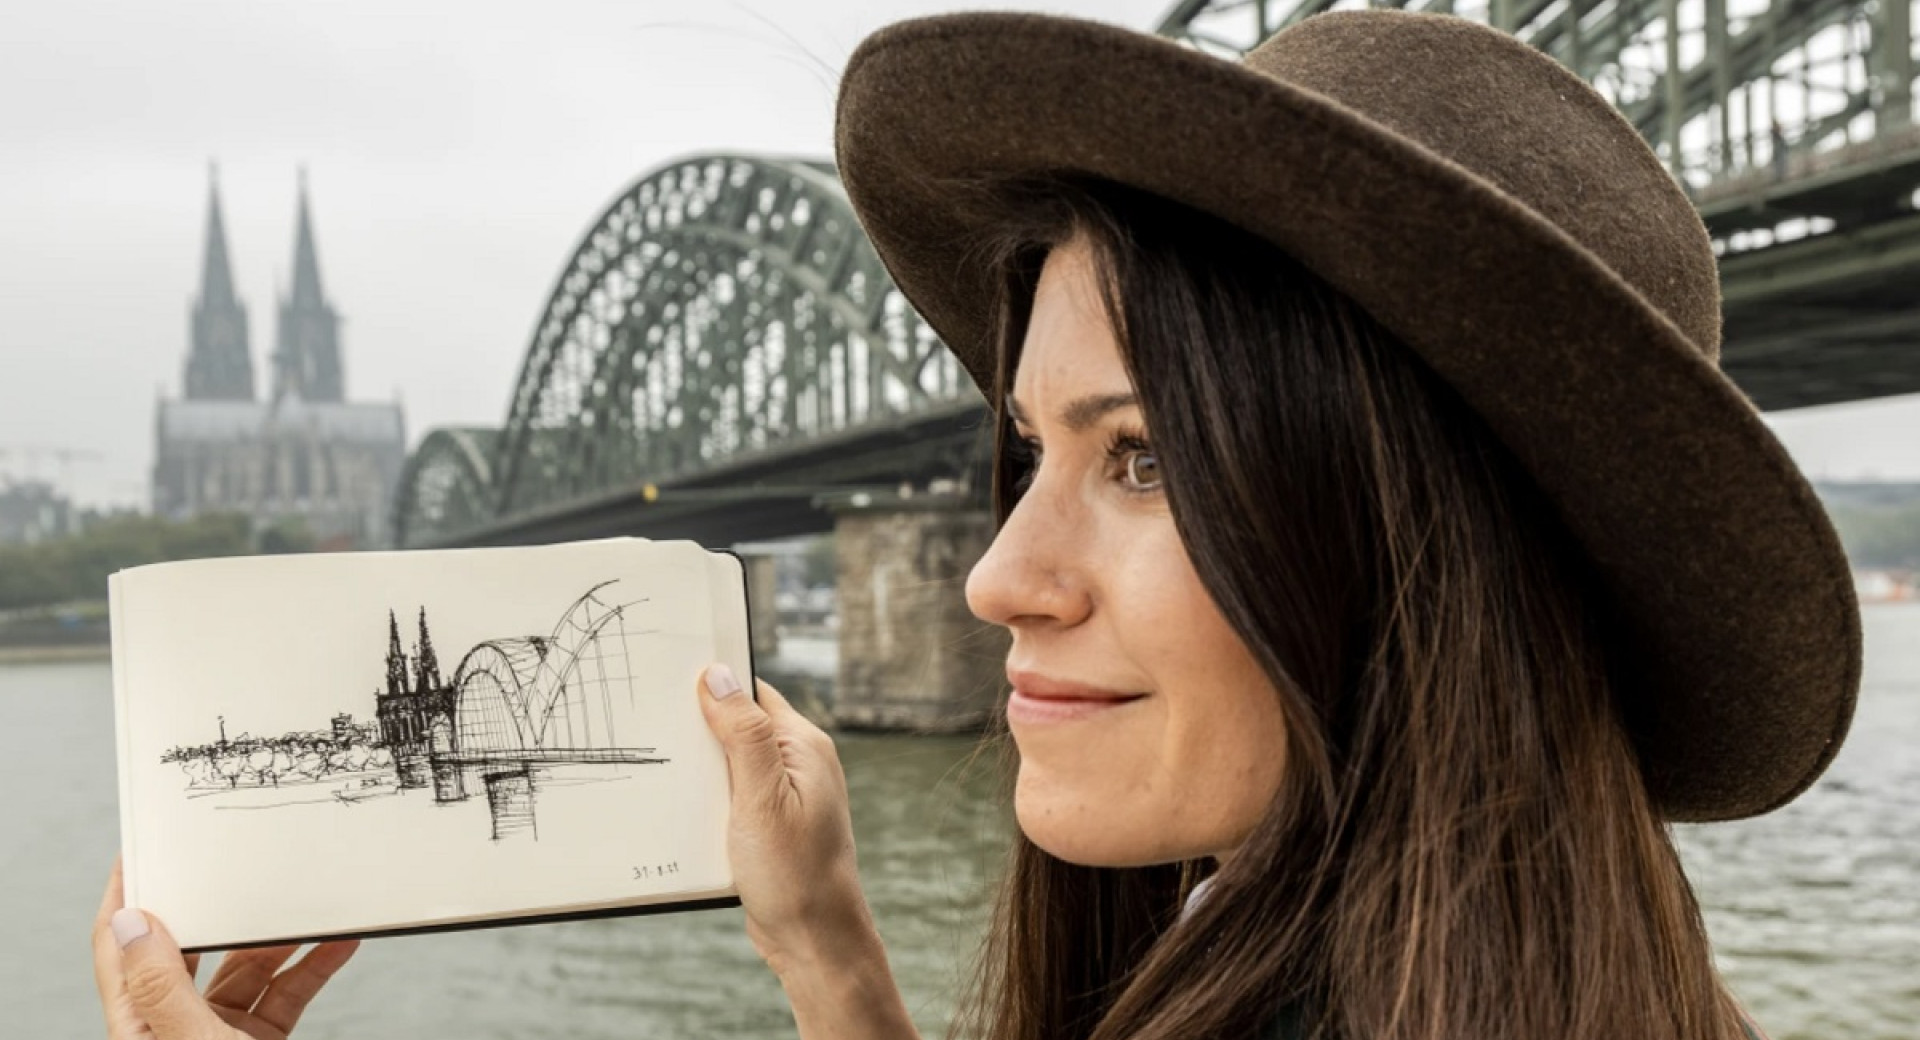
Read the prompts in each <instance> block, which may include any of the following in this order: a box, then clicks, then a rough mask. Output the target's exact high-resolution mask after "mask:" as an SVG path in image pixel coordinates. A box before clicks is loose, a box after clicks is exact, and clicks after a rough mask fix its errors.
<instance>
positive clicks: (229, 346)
mask: <svg viewBox="0 0 1920 1040" xmlns="http://www.w3.org/2000/svg"><path fill="white" fill-rule="evenodd" d="M188 337H189V338H188V347H187V366H186V379H185V383H186V397H187V399H188V400H212V401H251V400H252V399H253V359H252V357H251V355H250V354H249V352H248V349H247V309H246V308H245V307H244V306H242V305H241V303H240V300H239V297H238V296H237V295H236V294H235V293H234V289H233V267H232V265H231V264H230V263H229V262H228V260H227V229H226V223H225V221H224V220H222V219H221V215H220V174H219V168H218V167H216V166H214V165H213V164H211V163H209V164H208V166H207V232H206V246H205V252H204V253H203V255H202V257H201V261H200V295H199V297H198V298H197V299H195V300H194V303H193V317H192V323H191V325H190V327H189V330H188Z"/></svg>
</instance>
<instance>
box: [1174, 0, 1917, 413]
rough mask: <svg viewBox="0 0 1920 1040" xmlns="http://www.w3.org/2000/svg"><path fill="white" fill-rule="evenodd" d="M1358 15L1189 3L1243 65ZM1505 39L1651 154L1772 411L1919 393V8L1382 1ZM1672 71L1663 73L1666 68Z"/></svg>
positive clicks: (1206, 41) (1761, 398) (1179, 31)
mask: <svg viewBox="0 0 1920 1040" xmlns="http://www.w3.org/2000/svg"><path fill="white" fill-rule="evenodd" d="M1352 6H1358V5H1356V4H1355V3H1353V2H1352V0H1269V2H1263V0H1182V2H1180V3H1178V4H1176V5H1175V6H1174V7H1173V8H1172V9H1171V10H1170V11H1169V12H1168V14H1167V15H1166V17H1165V18H1164V19H1163V20H1162V22H1161V24H1160V26H1159V31H1160V32H1161V33H1163V34H1165V35H1168V36H1171V37H1173V38H1175V39H1180V40H1184V41H1186V42H1188V43H1190V44H1192V45H1194V46H1197V47H1200V48H1203V49H1206V50H1209V51H1212V52H1215V53H1220V54H1222V55H1223V56H1227V57H1233V56H1236V55H1238V54H1240V53H1244V52H1245V51H1246V50H1248V49H1250V48H1251V47H1253V46H1255V45H1256V44H1257V43H1258V42H1259V41H1260V40H1261V39H1263V38H1265V36H1266V35H1268V34H1269V33H1271V32H1274V31H1277V30H1279V29H1281V28H1284V27H1286V26H1288V25H1291V24H1294V23H1296V22H1298V21H1300V20H1301V19H1304V18H1306V17H1308V16H1310V15H1313V14H1315V13H1318V12H1321V11H1326V10H1331V9H1334V8H1336V7H1352ZM1374 6H1394V7H1408V6H1413V7H1418V9H1421V10H1429V11H1447V12H1450V13H1457V14H1461V15H1464V16H1467V17H1473V18H1477V19H1479V20H1482V21H1486V22H1489V23H1490V24H1493V25H1495V26H1497V27H1499V28H1502V29H1505V30H1506V31H1508V32H1511V33H1513V34H1514V35H1515V36H1516V37H1517V38H1519V39H1521V40H1524V41H1526V42H1527V43H1529V44H1531V45H1533V46H1534V47H1536V48H1538V49H1540V50H1541V51H1543V52H1545V53H1546V54H1548V55H1550V56H1552V57H1553V58H1555V59H1556V60H1558V61H1560V62H1561V63H1562V64H1564V65H1567V66H1568V67H1569V68H1572V69H1574V70H1575V71H1577V72H1578V73H1579V74H1580V75H1581V76H1583V77H1585V78H1586V79H1587V80H1588V81H1589V82H1592V83H1593V84H1594V85H1595V87H1596V88H1597V89H1598V90H1599V91H1600V92H1601V93H1602V94H1603V95H1604V96H1606V97H1607V98H1608V100H1610V101H1611V102H1613V103H1614V104H1615V105H1616V106H1617V107H1618V108H1619V109H1620V110H1621V112H1622V114H1624V115H1625V116H1626V117H1627V119H1628V120H1629V121H1631V122H1632V123H1633V124H1634V125H1635V127H1636V128H1638V129H1639V131H1640V132H1641V134H1642V135H1643V136H1644V137H1646V139H1647V140H1648V141H1649V142H1650V143H1651V144H1652V145H1653V147H1654V148H1655V150H1656V151H1657V152H1659V153H1660V154H1661V155H1662V156H1663V158H1664V159H1665V161H1666V162H1667V164H1668V168H1669V169H1670V170H1671V171H1672V172H1673V173H1674V175H1675V177H1676V178H1677V179H1678V180H1679V181H1680V182H1681V184H1682V185H1683V187H1685V188H1686V190H1687V191H1688V192H1689V194H1690V195H1691V196H1692V198H1693V199H1694V200H1695V202H1696V204H1697V205H1698V206H1699V207H1700V211H1701V216H1702V218H1703V220H1704V221H1705V223H1706V226H1707V230H1708V232H1709V233H1710V234H1711V235H1712V237H1713V239H1714V249H1715V252H1716V253H1717V254H1719V256H1720V273H1721V283H1722V295H1723V299H1724V302H1725V324H1724V329H1723V340H1724V347H1723V365H1724V368H1725V370H1726V372H1727V374H1728V375H1729V376H1731V377H1732V378H1733V379H1734V380H1735V381H1736V382H1738V383H1739V384H1740V386H1741V388H1742V389H1743V390H1745V391H1746V392H1747V393H1748V394H1749V395H1750V396H1751V397H1752V398H1753V400H1754V402H1755V403H1756V404H1758V405H1759V406H1760V407H1762V408H1767V409H1774V408H1793V407H1801V406H1805V405H1812V404H1826V403H1833V402H1838V401H1847V400H1857V399H1861V398H1866V397H1877V396H1884V395H1888V394H1897V393H1911V392H1914V391H1920V223H1917V221H1920V218H1916V217H1915V214H1914V205H1915V201H1916V199H1917V198H1920V195H1917V194H1916V189H1920V126H1916V125H1915V124H1914V123H1913V118H1912V117H1913V98H1912V88H1913V82H1914V72H1915V60H1914V54H1913V48H1914V42H1915V41H1914V38H1913V14H1914V9H1915V7H1916V3H1915V2H1914V0H1473V2H1472V4H1471V6H1469V4H1468V3H1466V2H1465V0H1462V2H1461V4H1460V6H1459V7H1458V8H1456V7H1455V4H1454V0H1424V2H1422V3H1418V4H1415V3H1409V2H1408V0H1380V2H1378V3H1376V4H1375V5H1374ZM1669 69H1675V70H1678V73H1677V75H1672V76H1669V75H1667V70H1669Z"/></svg>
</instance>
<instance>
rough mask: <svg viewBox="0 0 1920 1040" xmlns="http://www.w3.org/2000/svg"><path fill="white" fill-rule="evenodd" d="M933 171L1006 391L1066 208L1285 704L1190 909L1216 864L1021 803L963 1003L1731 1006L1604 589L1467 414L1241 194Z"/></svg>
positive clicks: (1653, 1024)
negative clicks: (1144, 856)
mask: <svg viewBox="0 0 1920 1040" xmlns="http://www.w3.org/2000/svg"><path fill="white" fill-rule="evenodd" d="M953 190H955V191H956V192H960V193H963V194H964V195H965V196H967V197H969V198H970V199H971V200H972V201H973V202H974V203H976V204H977V205H978V206H979V208H980V214H981V215H982V220H983V226H987V227H990V228H991V231H990V232H989V233H988V235H987V237H985V238H983V239H982V240H981V241H980V242H979V243H978V246H979V250H980V252H979V253H978V256H979V262H982V263H987V264H991V265H993V267H994V269H995V270H997V271H998V272H999V275H1000V282H1001V285H1002V292H1001V299H1000V300H999V304H998V311H999V321H998V328H999V329H1000V366H999V373H1000V377H999V378H1000V383H1001V385H1000V386H999V387H998V388H997V390H996V393H995V395H994V401H995V407H996V408H997V409H998V408H1000V407H1002V406H1001V405H1000V402H1002V401H1004V400H1005V396H1006V391H1007V390H1009V389H1010V388H1011V385H1012V374H1013V372H1014V370H1015V366H1016V365H1017V364H1018V361H1019V355H1018V350H1019V346H1020V343H1021V341H1022V340H1023V338H1024V335H1025V327H1026V319H1027V313H1028V310H1029V308H1030V307H1031V304H1032V298H1033V292H1034V287H1035V284H1036V283H1037V281H1038V275H1039V271H1040V266H1041V264H1042V263H1043V262H1044V259H1045V256H1046V253H1047V251H1048V249H1050V248H1051V247H1053V246H1055V245H1058V244H1060V243H1062V242H1064V241H1066V240H1068V239H1069V238H1070V237H1072V236H1074V235H1076V234H1081V235H1085V236H1086V237H1087V238H1088V240H1089V241H1090V244H1091V245H1092V246H1093V250H1094V255H1095V258H1096V269H1097V270H1098V271H1100V272H1101V274H1102V282H1103V285H1102V288H1103V293H1104V304H1105V307H1106V311H1107V314H1108V316H1109V319H1110V320H1111V321H1112V323H1113V327H1114V329H1115V330H1116V333H1117V337H1118V339H1119V340H1120V343H1121V348H1122V353H1123V356H1124V358H1125V360H1126V363H1127V366H1128V369H1129V372H1130V374H1131V376H1132V379H1133V383H1134V387H1135V390H1136V392H1137V394H1138V395H1139V398H1140V400H1141V402H1142V408H1143V410H1144V413H1145V418H1146V425H1147V429H1148V430H1149V431H1150V434H1151V439H1152V441H1153V444H1154V450H1155V452H1156V454H1157V456H1158V458H1159V460H1160V462H1161V465H1162V471H1163V472H1164V473H1165V474H1166V476H1165V486H1166V488H1167V494H1168V496H1169V501H1170V506H1171V511H1172V515H1173V519H1174V522H1175V524H1176V526H1177V528H1178V530H1179V533H1180V536H1181V539H1182V541H1183V542H1184V544H1185V546H1186V549H1187V552H1188V554H1189V555H1190V557H1191V558H1192V561H1193V565H1194V568H1195V570H1196V571H1197V572H1198V574H1199V577H1200V579H1201V581H1202V582H1203V583H1204V584H1205V586H1206V588H1207V589H1208V591H1209V592H1210V593H1211V595H1212V597H1213V599H1214V601H1215V602H1216V603H1217V604H1218V606H1219V608H1220V610H1221V611H1222V613H1223V614H1224V616H1225V617H1226V619H1227V620H1228V621H1229V622H1230V623H1231V624H1232V625H1233V627H1234V629H1235V630H1236V631H1237V632H1238V634H1239V636H1240V638H1241V639H1242V640H1244V641H1245V643H1246V645H1247V646H1248V647H1249V648H1250V649H1251V651H1252V652H1253V654H1254V655H1255V657H1256V659H1257V660H1259V661H1260V663H1261V665H1262V666H1263V667H1264V669H1265V670H1266V672H1267V673H1268V675H1269V676H1270V677H1271V678H1272V680H1273V682H1274V685H1275V686H1276V687H1277V688H1278V689H1279V690H1280V698H1281V705H1282V709H1283V713H1284V717H1285V719H1286V721H1287V747H1286V748H1285V752H1284V753H1285V756H1286V778H1285V781H1284V782H1283V784H1282V786H1281V789H1280V791H1279V792H1278V795H1277V797H1276V799H1275V801H1274V803H1273V805H1272V806H1271V808H1270V811H1269V812H1268V814H1267V815H1266V817H1265V819H1264V820H1263V822H1262V823H1261V825H1260V826H1259V827H1258V828H1257V830H1256V831H1255V832H1254V834H1253V835H1252V836H1251V838H1250V839H1249V840H1248V841H1247V842H1246V843H1245V845H1244V846H1242V848H1241V849H1240V850H1239V851H1238V852H1236V854H1235V855H1233V856H1232V857H1230V858H1229V859H1228V860H1227V861H1226V862H1225V863H1224V864H1223V865H1222V866H1221V867H1220V869H1219V870H1218V872H1217V874H1215V875H1214V878H1213V881H1212V883H1211V887H1210V890H1209V892H1208V895H1207V897H1206V898H1205V899H1202V900H1201V901H1200V902H1199V903H1198V904H1196V907H1195V909H1194V912H1193V913H1192V914H1190V915H1188V916H1186V917H1185V918H1182V917H1181V914H1180V910H1181V906H1182V902H1183V900H1184V899H1185V897H1186V895H1187V893H1188V891H1189V890H1190V888H1191V886H1192V884H1193V883H1194V882H1195V881H1196V880H1197V879H1198V878H1199V877H1201V876H1202V875H1203V874H1204V873H1205V871H1206V869H1207V864H1205V863H1202V862H1188V863H1171V864H1165V865H1160V866H1153V867H1146V868H1130V869H1108V868H1094V867H1086V866H1079V865H1076V864H1072V863H1068V862H1065V861H1062V860H1060V859H1057V858H1055V857H1053V856H1051V855H1050V854H1048V853H1046V852H1045V851H1043V850H1041V849H1040V848H1039V847H1037V846H1035V845H1034V844H1033V843H1032V842H1030V841H1028V840H1027V839H1026V838H1025V837H1023V836H1020V835H1016V836H1015V838H1014V846H1013V849H1012V851H1011V853H1010V863H1009V869H1008V874H1007V877H1006V880H1005V883H1004V885H1003V887H1002V890H1001V893H1000V896H999V898H998V900H997V904H996V906H995V909H994V917H993V922H992V925H991V928H990V931H989V934H988V937H987V940H986V944H985V947H984V949H983V951H982V956H981V960H980V962H979V968H978V972H977V975H976V978H975V984H974V988H973V992H972V994H971V995H970V999H969V1000H968V1001H967V1002H966V1003H965V1004H964V1005H963V1007H962V1008H961V1014H960V1016H959V1018H958V1019H957V1020H956V1022H955V1027H954V1032H955V1034H956V1035H971V1036H981V1037H985V1038H988V1040H1083V1038H1085V1040H1173V1038H1198V1037H1250V1036H1255V1035H1257V1030H1259V1029H1260V1028H1261V1027H1262V1026H1263V1025H1266V1024H1269V1023H1271V1022H1272V1021H1273V1020H1274V1018H1275V1016H1276V1014H1278V1013H1279V1012H1281V1010H1282V1009H1287V1013H1288V1014H1289V1015H1290V1016H1293V1017H1294V1019H1295V1021H1297V1023H1298V1025H1299V1031H1300V1035H1301V1036H1303V1037H1304V1036H1308V1035H1312V1036H1316V1037H1322V1038H1328V1040H1469V1038H1471V1040H1602V1038H1605V1040H1618V1038H1622V1037H1632V1038H1635V1040H1734V1038H1738V1037H1740V1036H1742V1035H1743V1033H1742V1030H1741V1026H1740V1024H1739V1022H1740V1019H1739V1012H1738V1009H1737V1006H1736V1005H1735V1004H1734V1003H1733V1001H1732V999H1731V998H1730V997H1729V996H1728V995H1727V993H1726V991H1725V989H1724V987H1723V986H1722V984H1721V982H1720V980H1719V977H1718V975H1717V974H1716V972H1715V970H1714V968H1713V965H1712V961H1711V957H1710V953H1709V949H1708V943H1707V938H1706V934H1705V929H1704V927H1703V925H1702V923H1701V920H1700V915H1699V910H1698V907H1697V905H1696V903H1695V900H1694V897H1693V893H1692V890H1691V888H1690V887H1689V885H1688V884H1687V881H1686V878H1685V877H1684V876H1683V874H1682V873H1681V869H1680V864H1679V861H1678V857H1677V856H1676V854H1675V852H1674V848H1673V845H1672V843H1671V841H1670V838H1669V835H1668V833H1667V830H1666V827H1665V825H1664V824H1663V823H1662V822H1661V820H1660V819H1659V816H1658V813H1657V810H1656V807H1655V806H1653V805H1652V804H1651V803H1650V802H1649V799H1648V796H1647V793H1646V790H1645V788H1644V786H1643V784H1642V781H1641V777H1640V773H1639V770H1638V766H1637V763H1636V760H1635V756H1634V752H1633V748H1632V744H1631V741H1630V740H1629V738H1628V735H1627V733H1626V731H1625V729H1624V727H1623V724H1622V722H1621V719H1620V717H1619V713H1618V711H1617V710H1616V707H1615V702H1614V699H1613V696H1612V694H1611V691H1612V689H1613V688H1614V686H1615V685H1616V684H1618V683H1622V682H1630V681H1632V680H1631V673H1630V671H1629V670H1627V669H1625V668H1624V667H1622V666H1621V664H1620V662H1621V661H1622V660H1623V659H1625V655H1624V654H1622V653H1619V652H1617V650H1616V648H1615V647H1614V645H1613V642H1612V640H1611V639H1610V638H1609V632H1610V630H1611V629H1612V628H1613V626H1612V625H1611V623H1610V621H1609V607H1608V601H1607V600H1606V598H1605V596H1604V595H1603V594H1602V593H1601V592H1600V591H1599V586H1598V585H1597V583H1596V582H1595V580H1594V578H1593V576H1592V575H1591V574H1589V573H1588V569H1587V565H1586V564H1585V562H1584V560H1583V557H1582V556H1581V554H1580V553H1579V552H1578V551H1577V549H1576V547H1575V546H1574V545H1573V544H1572V542H1571V540H1570V536H1569V535H1568V534H1567V532H1566V530H1565V528H1564V527H1563V525H1562V524H1561V522H1560V521H1559V519H1558V517H1557V516H1556V515H1555V513H1554V510H1553V508H1552V506H1551V505H1550V503H1548V502H1546V501H1545V500H1544V499H1543V498H1542V497H1541V495H1540V494H1539V493H1538V491H1537V490H1536V489H1535V488H1534V486H1533V485H1532V484H1531V482H1530V481H1529V479H1528V478H1527V477H1526V475H1525V474H1524V473H1523V472H1522V471H1521V470H1520V469H1519V468H1518V466H1517V465H1516V463H1515V462H1514V461H1513V459H1512V458H1511V457H1510V455H1509V454H1508V452H1507V451H1506V450H1505V449H1504V447H1503V446H1502V445H1501V444H1500V443H1499V442H1498V441H1497V440H1496V439H1495V437H1494V436H1493V435H1492V434H1491V433H1490V432H1489V431H1488V430H1487V429H1486V427H1485V426H1484V424H1483V423H1482V422H1481V421H1480V420H1479V419H1478V418H1477V416H1476V415H1475V414H1474V413H1473V412H1472V411H1471V410H1469V409H1468V408H1467V407H1466V406H1465V405H1464V404H1463V402H1461V401H1460V399H1459V398H1458V396H1457V395H1456V394H1455V393H1454V392H1453V391H1452V390H1451V389H1450V388H1449V387H1447V386H1446V385H1445V384H1444V383H1442V382H1441V381H1440V380H1439V379H1438V378H1437V377H1435V376H1434V375H1433V374H1432V373H1431V372H1430V371H1429V370H1428V369H1427V368H1426V367H1424V365H1423V364H1422V363H1421V362H1420V360H1419V358H1418V356H1417V355H1416V354H1414V353H1413V352H1412V351H1411V350H1409V349H1408V348H1407V347H1406V346H1405V345H1404V344H1402V343H1400V342H1399V341H1398V340H1397V339H1396V338H1395V337H1394V336H1393V335H1392V334H1391V333H1389V332H1388V331H1386V330H1385V329H1383V328H1382V327H1380V326H1379V325H1378V324H1377V323H1376V322H1374V321H1372V320H1371V319H1370V318H1369V317H1368V316H1367V315H1366V314H1365V313H1364V312H1362V311H1361V310H1359V309H1358V308H1357V307H1356V306H1355V305H1354V304H1353V303H1352V302H1351V301H1349V300H1348V299H1347V298H1346V297H1344V296H1343V295H1342V294H1340V293H1339V292H1337V291H1335V290H1334V289H1332V288H1331V287H1329V286H1327V285H1326V284H1325V283H1324V282H1322V281H1321V280H1319V279H1318V278H1316V277H1315V276H1314V275H1313V274H1312V273H1311V272H1310V271H1308V270H1306V269H1305V268H1304V267H1303V266H1302V265H1300V264H1299V263H1298V262H1296V261H1294V260H1293V259H1292V258H1291V257H1289V256H1287V255H1286V254H1285V253H1283V252H1282V251H1281V250H1279V249H1278V248H1277V247H1275V246H1273V245H1272V244H1270V243H1267V242H1265V241H1264V240H1261V239H1258V238H1256V237H1254V236H1252V235H1250V234H1248V233H1246V232H1244V231H1242V230H1240V229H1238V228H1236V227H1233V226H1231V225H1228V224H1226V223H1224V222H1222V221H1219V220H1217V219H1214V218H1212V217H1209V216H1207V215H1205V214H1203V213H1200V212H1197V211H1194V210H1192V209H1189V208H1187V207H1184V206H1181V205H1179V204H1177V203H1174V202H1171V201H1169V200H1166V199H1162V198H1159V197H1157V196H1153V195H1149V194H1146V193H1143V192H1139V191H1136V190H1133V189H1129V188H1125V187H1122V186H1118V185H1113V184H1109V183H1106V182H1101V181H1096V180H1090V179H1086V178H1079V177H1067V176H1061V177H1038V178H1034V177H1029V178H1022V179H1017V180H983V181H978V182H968V183H965V184H957V185H954V186H953ZM996 426H997V432H996V452H995V455H996V463H995V476H994V498H995V509H996V511H997V513H998V514H999V517H1000V519H1001V520H1002V521H1003V522H1004V520H1005V518H1006V516H1007V514H1008V512H1009V511H1010V510H1011V509H1012V507H1013V504H1014V502H1015V501H1016V496H1017V494H1018V490H1017V486H1016V479H1017V477H1018V476H1019V474H1018V473H1016V472H1014V470H1013V466H1012V464H1011V463H1010V462H1007V461H1004V460H1006V459H1007V458H1008V446H1009V444H1010V443H1011V439H1012V437H1013V434H1012V430H1011V426H1010V421H1009V420H1008V419H1007V417H1006V416H1005V415H1004V414H1002V415H999V416H998V417H997V423H996ZM997 740H998V741H999V742H1000V743H1001V744H1002V745H1008V742H1007V741H1006V737H1005V731H1004V728H1003V729H1001V730H1000V732H999V733H998V735H997ZM1006 750H1007V751H1008V753H1009V754H1011V753H1012V749H1011V747H1010V746H1007V747H1006Z"/></svg>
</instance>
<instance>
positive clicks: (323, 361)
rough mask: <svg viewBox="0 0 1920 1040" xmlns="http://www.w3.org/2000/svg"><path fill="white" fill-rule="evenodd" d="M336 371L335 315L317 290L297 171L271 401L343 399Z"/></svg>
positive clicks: (315, 256)
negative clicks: (289, 275)
mask: <svg viewBox="0 0 1920 1040" xmlns="http://www.w3.org/2000/svg"><path fill="white" fill-rule="evenodd" d="M341 369H342V366H341V359H340V315H339V314H338V313H337V312H336V311H335V310H334V309H333V305H332V304H331V303H329V302H327V297H326V293H325V292H324V291H323V290H322V289H321V287H320V257H319V251H318V250H317V249H316V248H315V247H314V235H313V220H312V217H311V216H310V214H309V213H308V206H307V175H306V171H304V170H302V171H301V173H300V202H299V208H298V211H297V214H296V217H295V227H294V243H293V287H292V289H291V290H290V292H289V294H288V296H287V297H286V298H285V299H283V300H281V301H280V324H279V327H278V329H277V333H276V336H275V340H274V349H273V396H274V399H275V400H279V399H280V398H283V397H297V398H299V399H300V400H303V401H315V402H321V401H343V400H345V399H346V378H345V373H344V372H343V371H342V370H341Z"/></svg>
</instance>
